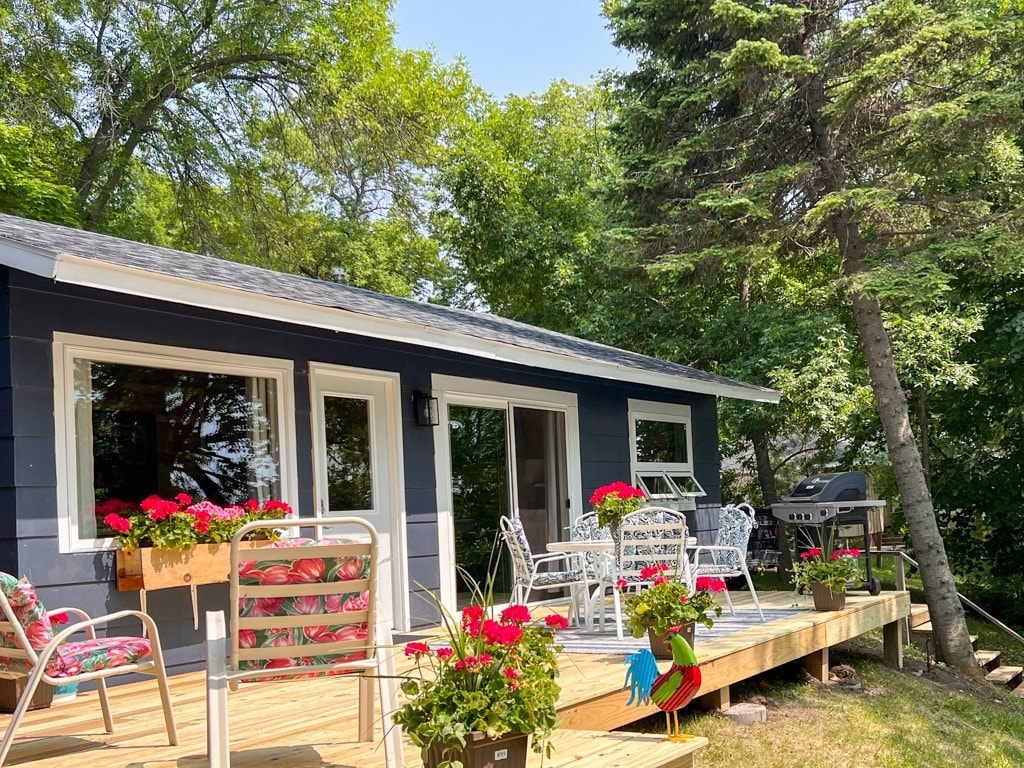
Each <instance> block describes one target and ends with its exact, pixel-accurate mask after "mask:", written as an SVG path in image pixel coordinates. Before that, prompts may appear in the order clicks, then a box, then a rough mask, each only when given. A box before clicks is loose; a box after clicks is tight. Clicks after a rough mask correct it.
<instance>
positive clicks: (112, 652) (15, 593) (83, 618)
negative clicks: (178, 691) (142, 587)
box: [0, 571, 178, 765]
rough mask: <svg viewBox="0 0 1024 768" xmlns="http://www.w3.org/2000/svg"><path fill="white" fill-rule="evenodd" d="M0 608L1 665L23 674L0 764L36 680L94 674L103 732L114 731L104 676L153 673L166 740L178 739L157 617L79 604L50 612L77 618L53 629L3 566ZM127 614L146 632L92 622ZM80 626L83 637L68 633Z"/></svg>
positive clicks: (30, 590)
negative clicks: (102, 632) (115, 633)
mask: <svg viewBox="0 0 1024 768" xmlns="http://www.w3.org/2000/svg"><path fill="white" fill-rule="evenodd" d="M0 611H2V615H0V669H3V670H5V671H8V672H15V673H19V674H25V675H27V680H26V681H25V688H24V691H23V692H22V694H21V697H20V698H19V699H18V704H17V706H16V707H15V710H14V715H13V716H12V717H11V721H10V723H8V725H7V732H6V733H5V734H4V739H3V743H2V744H0V765H3V764H4V762H5V761H6V760H7V755H8V752H10V749H11V745H12V744H13V743H14V734H15V731H17V729H18V725H19V724H20V723H21V720H22V718H23V717H24V715H25V713H26V712H27V711H28V709H29V706H30V705H31V703H32V697H33V696H34V695H35V693H36V691H37V690H38V689H39V686H40V685H52V686H58V685H70V684H71V683H86V682H90V681H92V680H95V681H96V688H97V692H98V693H99V699H100V709H101V710H102V712H103V725H104V727H105V728H106V731H107V733H113V732H114V721H113V718H112V717H111V715H110V701H109V699H108V697H107V684H106V679H107V678H108V677H114V676H115V675H129V674H133V673H136V672H144V673H147V674H152V675H154V676H155V677H156V680H157V688H158V690H159V692H160V704H161V706H162V708H163V714H164V726H165V727H166V728H167V740H168V741H169V742H170V744H171V746H174V745H176V744H177V743H178V731H177V727H176V726H175V724H174V711H173V710H172V709H171V696H170V691H169V689H168V687H167V671H166V669H165V668H164V658H163V653H162V651H161V648H160V635H159V633H158V632H157V628H156V623H155V622H154V621H153V619H152V618H150V616H149V615H148V614H145V613H143V612H142V611H131V610H128V611H117V612H116V613H110V614H106V615H104V616H97V617H96V618H94V619H93V618H90V617H89V616H88V614H86V613H85V611H82V610H79V609H78V608H58V609H56V610H55V611H52V612H51V613H52V614H57V613H64V614H70V615H74V616H75V617H77V619H78V621H77V622H74V623H72V624H70V625H69V626H67V627H65V628H64V629H62V630H61V631H59V632H55V631H54V629H53V625H52V623H51V621H50V614H48V613H47V611H46V609H45V608H44V607H43V604H42V603H41V602H39V598H38V597H37V595H36V590H35V587H33V586H32V584H31V582H29V581H28V580H27V579H24V578H22V579H17V578H15V577H14V576H12V575H10V574H9V573H4V572H2V571H0ZM130 618H135V619H138V620H139V621H140V622H142V627H143V629H144V630H145V633H146V635H147V637H142V636H137V637H136V636H131V637H97V636H96V627H97V626H104V625H108V624H111V623H113V622H116V621H121V620H123V619H130ZM79 632H83V633H84V634H85V639H84V640H79V641H73V640H71V637H72V636H73V635H75V634H77V633H79ZM59 723H60V719H59V718H55V719H54V721H53V726H54V729H55V730H57V729H59ZM55 735H56V734H55Z"/></svg>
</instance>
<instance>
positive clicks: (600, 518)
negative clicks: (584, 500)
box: [590, 480, 646, 532]
mask: <svg viewBox="0 0 1024 768" xmlns="http://www.w3.org/2000/svg"><path fill="white" fill-rule="evenodd" d="M645 498H646V497H645V496H644V492H643V491H641V490H640V489H639V488H635V487H634V486H632V485H628V484H626V483H624V482H622V481H621V480H618V481H616V482H614V483H611V484H609V485H602V486H601V487H600V488H598V489H597V490H596V491H594V495H593V496H591V497H590V504H591V506H592V507H593V508H594V511H595V512H596V513H597V524H598V525H599V526H600V527H602V528H608V529H610V530H612V531H613V532H614V530H615V528H616V527H617V526H618V524H619V523H620V522H622V518H624V517H625V516H626V515H628V514H629V513H630V512H636V511H637V510H638V509H640V507H641V506H643V503H644V499H645Z"/></svg>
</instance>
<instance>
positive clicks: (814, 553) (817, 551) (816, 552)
mask: <svg viewBox="0 0 1024 768" xmlns="http://www.w3.org/2000/svg"><path fill="white" fill-rule="evenodd" d="M800 557H802V558H803V559H804V560H806V559H807V558H810V557H821V547H814V548H812V549H808V550H807V551H806V552H801V553H800Z"/></svg>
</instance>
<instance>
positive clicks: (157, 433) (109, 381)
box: [55, 342, 290, 551]
mask: <svg viewBox="0 0 1024 768" xmlns="http://www.w3.org/2000/svg"><path fill="white" fill-rule="evenodd" d="M110 344H111V345H112V346H113V347H114V348H113V349H110V350H104V349H99V348H96V347H91V346H90V347H85V346H75V345H71V344H62V343H60V342H58V343H57V344H56V345H55V347H56V348H57V351H58V355H57V358H56V360H55V369H56V373H57V381H58V383H59V384H61V383H63V386H58V387H57V389H56V392H57V397H58V400H59V401H60V403H61V404H62V405H63V407H58V408H57V412H58V419H59V420H60V419H61V416H62V415H63V422H64V423H63V424H61V423H60V422H58V425H57V432H58V435H59V436H60V437H62V438H63V443H64V446H63V454H64V456H65V457H66V460H65V461H64V462H59V467H60V468H62V469H63V472H62V473H61V475H62V476H63V477H61V479H59V481H58V484H59V485H64V486H65V488H64V489H63V492H62V493H61V499H62V502H63V503H62V505H61V507H62V509H61V516H62V518H63V519H64V522H63V525H62V536H61V538H62V542H61V543H62V550H63V551H68V550H74V549H86V548H98V547H103V546H107V545H109V544H110V542H111V537H112V534H113V532H112V531H111V530H110V529H109V528H108V527H107V526H106V525H105V524H104V523H103V518H104V517H105V516H106V513H107V512H108V511H109V510H110V509H112V508H113V507H114V506H119V505H121V504H123V503H128V504H133V505H134V504H137V503H139V502H140V501H142V500H143V499H144V498H146V497H147V496H149V495H151V494H158V495H160V496H163V497H165V498H171V497H173V496H174V495H175V494H177V493H181V492H184V493H187V494H189V495H190V496H191V497H193V499H196V500H198V499H209V500H210V501H212V502H214V503H215V504H219V505H227V504H240V503H243V502H245V501H246V500H248V499H256V500H258V501H261V502H262V501H266V500H267V499H270V498H283V497H284V496H285V495H286V489H285V487H284V485H285V483H284V480H285V477H286V475H287V474H288V473H286V472H285V471H283V464H282V444H281V443H282V441H281V436H282V424H281V422H282V420H283V417H282V414H283V412H284V411H283V409H282V404H281V395H282V389H283V387H284V384H285V377H284V376H283V374H282V371H281V370H262V371H258V370H245V369H238V370H231V368H232V366H230V365H226V364H225V363H224V360H225V359H228V358H235V357H237V356H227V355H219V356H217V358H218V362H214V361H212V360H208V359H204V357H205V356H204V353H199V352H197V353H195V358H194V359H183V358H182V355H181V354H180V353H181V352H182V351H181V350H178V351H177V352H178V354H176V355H175V356H174V357H173V358H169V357H167V356H164V355H159V354H148V353H144V352H141V351H139V352H131V351H124V350H123V349H122V348H123V347H125V346H129V347H130V346H132V345H125V344H119V343H117V342H110ZM135 346H136V347H138V348H140V349H141V348H143V347H145V348H146V349H153V348H151V347H148V346H145V345H135ZM285 365H287V364H285ZM278 367H279V368H280V367H282V366H281V364H280V363H279V364H278ZM288 367H289V368H290V366H288ZM59 439H60V438H59ZM289 485H290V484H289Z"/></svg>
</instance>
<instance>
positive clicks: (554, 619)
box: [544, 613, 569, 629]
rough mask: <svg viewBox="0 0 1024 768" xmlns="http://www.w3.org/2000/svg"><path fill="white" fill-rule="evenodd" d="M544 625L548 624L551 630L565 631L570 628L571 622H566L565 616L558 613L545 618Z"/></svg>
mask: <svg viewBox="0 0 1024 768" xmlns="http://www.w3.org/2000/svg"><path fill="white" fill-rule="evenodd" d="M544 623H545V624H547V625H548V626H549V627H550V628H551V629H565V628H566V627H568V626H569V622H568V621H566V619H565V616H560V615H559V614H557V613H552V614H551V615H550V616H545V617H544Z"/></svg>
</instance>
